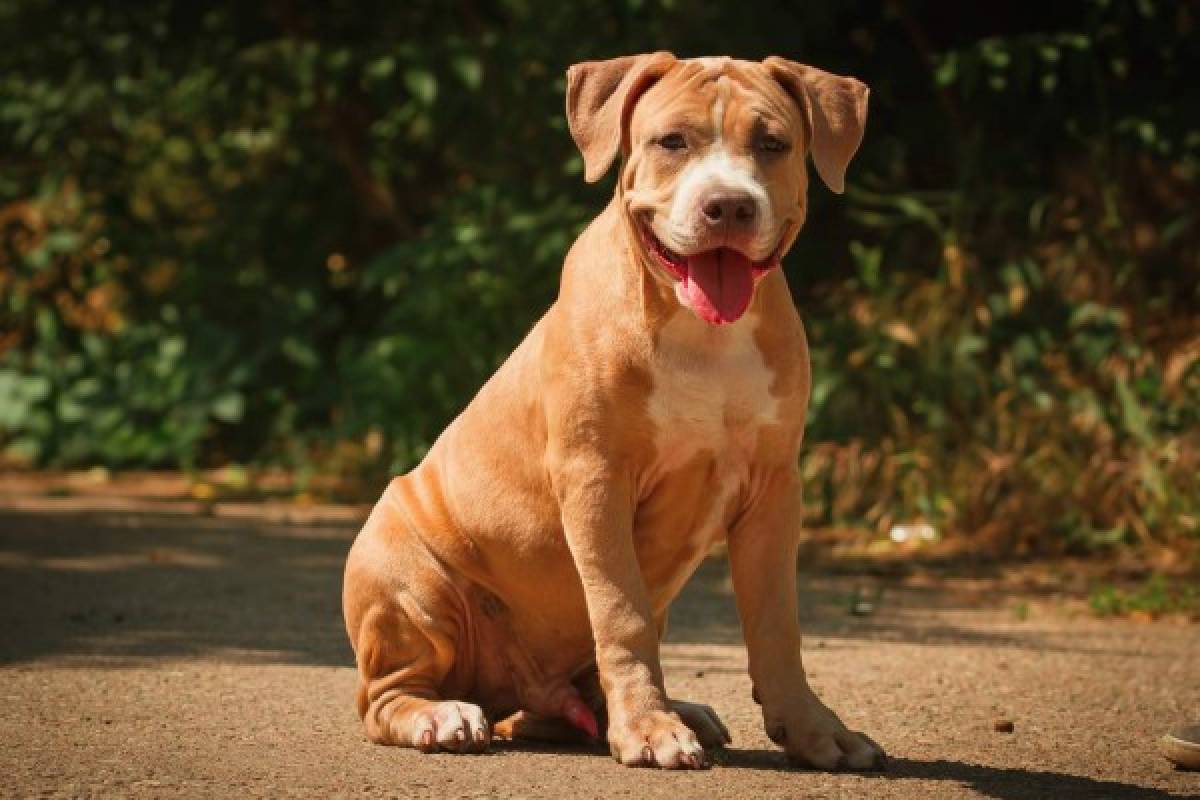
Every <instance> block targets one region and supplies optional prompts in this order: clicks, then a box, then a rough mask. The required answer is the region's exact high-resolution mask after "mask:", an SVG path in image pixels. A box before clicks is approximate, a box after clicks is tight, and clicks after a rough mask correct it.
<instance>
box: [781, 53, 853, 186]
mask: <svg viewBox="0 0 1200 800" xmlns="http://www.w3.org/2000/svg"><path fill="white" fill-rule="evenodd" d="M763 65H764V66H765V67H766V68H767V70H768V71H769V72H770V73H771V75H772V76H773V77H774V78H775V80H777V81H779V82H780V83H782V84H783V88H785V89H786V90H787V91H788V94H790V95H791V96H792V97H793V98H795V100H796V102H797V103H799V104H800V108H801V110H803V111H804V115H805V119H806V121H807V122H808V131H809V134H810V136H811V137H812V141H811V142H810V143H809V151H810V152H811V153H812V160H813V164H814V165H815V166H816V168H817V174H819V175H820V176H821V180H823V181H825V185H826V186H828V187H829V188H830V189H832V190H833V191H835V192H837V193H838V194H841V193H842V192H843V191H845V188H846V167H847V166H848V165H849V164H850V159H851V158H853V157H854V153H855V151H857V150H858V146H859V145H860V144H862V138H863V128H865V127H866V124H867V95H868V94H870V90H869V89H867V87H866V84H864V83H863V82H862V81H859V80H857V79H855V78H845V77H842V76H841V75H832V74H830V73H828V72H825V71H824V70H819V69H817V68H816V67H810V66H807V65H806V64H797V63H796V62H795V61H788V60H787V59H785V58H779V57H778V56H771V57H770V58H768V59H766V60H765V61H763Z"/></svg>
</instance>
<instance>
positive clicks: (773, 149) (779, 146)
mask: <svg viewBox="0 0 1200 800" xmlns="http://www.w3.org/2000/svg"><path fill="white" fill-rule="evenodd" d="M790 146H791V145H789V144H788V143H787V142H785V141H784V140H783V139H780V138H779V137H778V136H772V135H771V134H769V133H768V134H767V135H766V136H764V137H762V138H761V139H759V140H758V149H759V150H762V151H763V152H764V153H782V152H785V151H786V150H787V149H788V148H789V147H790Z"/></svg>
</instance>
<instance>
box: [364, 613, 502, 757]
mask: <svg viewBox="0 0 1200 800" xmlns="http://www.w3.org/2000/svg"><path fill="white" fill-rule="evenodd" d="M355 634H356V635H355ZM352 636H353V640H354V649H355V654H356V657H357V661H358V671H359V676H360V679H361V682H360V684H359V687H358V698H357V699H358V713H359V715H360V716H361V717H362V720H363V724H364V726H365V727H366V732H367V737H368V738H370V739H371V741H373V742H377V743H379V744H392V745H400V746H402V747H415V748H417V749H419V750H422V751H424V752H427V753H428V752H436V751H438V750H446V751H450V752H457V753H473V752H483V751H485V750H487V748H488V745H489V744H490V742H491V730H490V727H489V725H488V722H487V719H486V717H485V716H484V713H483V711H482V709H480V708H479V706H477V705H475V704H473V703H467V702H462V701H457V700H443V699H441V698H440V697H439V696H438V688H439V686H440V685H441V684H442V681H443V679H444V677H445V675H446V673H447V672H448V670H449V668H450V665H451V663H452V659H453V656H454V648H453V644H452V643H451V642H449V641H447V640H445V639H444V638H443V637H441V636H439V634H438V632H437V631H436V630H430V629H427V628H424V627H422V626H418V625H416V624H414V622H413V620H412V619H411V618H410V617H409V615H408V613H407V612H405V610H404V609H403V608H401V607H398V606H396V605H392V604H386V605H384V604H378V605H375V606H373V607H372V608H370V609H369V610H368V611H367V612H366V613H365V614H364V615H363V617H362V619H361V621H360V622H359V625H358V626H357V630H355V631H352Z"/></svg>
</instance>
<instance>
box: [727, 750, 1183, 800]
mask: <svg viewBox="0 0 1200 800" xmlns="http://www.w3.org/2000/svg"><path fill="white" fill-rule="evenodd" d="M716 763H717V764H718V765H720V766H721V767H725V768H732V769H754V770H770V771H775V772H785V771H786V772H804V771H805V770H803V769H801V768H799V767H793V766H791V765H789V764H788V762H787V759H786V758H785V757H784V755H783V754H782V753H781V752H779V751H778V750H754V749H747V750H738V749H728V750H725V751H723V752H721V753H719V754H718V755H717V758H716ZM857 774H858V775H859V776H860V777H861V778H865V779H874V780H885V781H949V782H952V783H956V784H959V785H961V786H963V787H967V788H970V789H972V790H973V791H975V792H978V793H979V794H981V795H983V796H984V797H995V798H998V799H999V800H1026V798H1031V797H1053V798H1055V800H1069V798H1099V797H1122V798H1132V799H1133V800H1151V799H1152V798H1154V799H1157V798H1171V797H1173V796H1174V795H1172V794H1170V793H1169V792H1165V791H1163V790H1161V789H1151V788H1147V787H1144V786H1137V785H1135V784H1130V783H1122V782H1120V781H1106V780H1098V779H1096V778H1089V777H1086V776H1083V775H1070V774H1067V773H1062V772H1046V771H1042V770H1032V769H1021V768H1017V767H992V766H988V765H986V764H968V763H966V762H962V761H948V760H945V759H938V760H936V761H921V760H918V759H912V758H889V759H888V764H887V769H886V770H884V771H882V772H864V773H857ZM914 796H917V793H916V792H915V791H914Z"/></svg>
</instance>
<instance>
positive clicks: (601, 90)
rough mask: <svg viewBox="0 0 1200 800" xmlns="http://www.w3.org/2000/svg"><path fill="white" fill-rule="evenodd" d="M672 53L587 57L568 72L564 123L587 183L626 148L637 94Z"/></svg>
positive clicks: (670, 60) (670, 59) (664, 68)
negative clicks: (608, 58) (602, 58)
mask: <svg viewBox="0 0 1200 800" xmlns="http://www.w3.org/2000/svg"><path fill="white" fill-rule="evenodd" d="M674 63H675V56H673V55H671V54H670V53H667V52H665V51H660V52H657V53H645V54H643V55H639V56H622V57H621V58H613V59H610V60H608V61H585V62H583V63H582V64H576V65H575V66H573V67H571V68H570V69H568V70H567V124H568V125H569V126H570V128H571V137H572V138H573V139H574V140H575V144H576V145H578V146H579V152H581V153H583V167H584V171H583V175H584V178H586V179H587V182H588V183H595V182H596V181H598V180H600V179H601V178H602V177H604V173H605V172H607V171H608V168H609V166H610V165H611V164H612V162H613V159H615V158H616V157H617V153H618V152H620V151H621V149H622V148H623V147H625V146H626V138H627V137H628V135H629V117H630V115H631V113H632V112H633V106H634V104H635V103H636V102H637V99H638V97H639V96H640V95H641V94H642V93H643V92H644V91H646V89H648V88H650V86H651V85H652V84H653V83H654V82H655V81H656V80H658V79H659V78H661V77H662V76H663V74H664V73H666V71H667V70H668V69H670V68H671V65H672V64H674Z"/></svg>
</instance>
